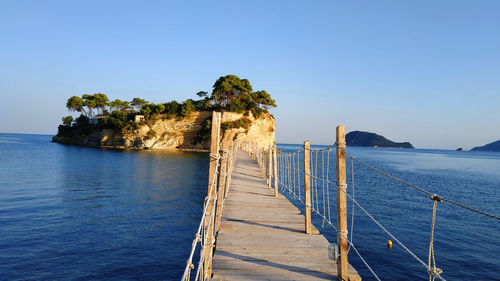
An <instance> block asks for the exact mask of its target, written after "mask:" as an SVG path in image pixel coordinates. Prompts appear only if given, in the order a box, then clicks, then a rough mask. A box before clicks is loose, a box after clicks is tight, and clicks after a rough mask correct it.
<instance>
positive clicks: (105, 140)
mask: <svg viewBox="0 0 500 281" xmlns="http://www.w3.org/2000/svg"><path fill="white" fill-rule="evenodd" d="M211 118H212V112H205V111H201V112H194V113H193V114H192V115H191V117H189V118H183V119H180V120H178V119H166V118H165V117H160V118H159V119H158V120H156V121H155V122H154V123H153V124H152V125H151V126H148V125H142V126H139V128H138V129H137V130H134V131H133V132H128V133H122V132H121V130H114V129H102V130H95V131H92V132H88V133H78V134H72V135H69V136H68V135H64V136H63V135H59V134H58V135H56V136H54V137H53V138H52V141H53V142H59V143H67V144H77V145H85V146H92V147H112V148H128V149H161V150H178V149H200V150H204V149H208V148H209V147H208V146H209V140H210V131H208V132H206V131H203V130H202V127H203V123H204V122H205V120H207V119H208V120H211ZM241 118H248V119H249V120H250V121H251V124H250V126H249V127H248V128H246V129H245V128H237V129H227V130H226V131H225V132H224V139H229V138H232V139H234V140H238V141H242V142H248V141H253V142H258V143H259V144H261V145H265V146H271V145H272V144H273V142H274V140H275V132H274V131H275V121H274V118H273V117H272V116H271V115H270V114H267V113H263V114H262V115H261V116H260V118H258V119H256V118H254V117H253V116H252V114H251V113H250V115H249V116H244V115H243V114H240V113H234V112H223V113H222V122H228V121H235V120H238V119H241ZM152 132H154V133H152Z"/></svg>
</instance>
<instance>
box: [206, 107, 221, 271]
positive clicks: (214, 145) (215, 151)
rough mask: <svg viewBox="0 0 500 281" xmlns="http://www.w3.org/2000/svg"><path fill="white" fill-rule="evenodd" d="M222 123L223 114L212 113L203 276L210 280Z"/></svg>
mask: <svg viewBox="0 0 500 281" xmlns="http://www.w3.org/2000/svg"><path fill="white" fill-rule="evenodd" d="M220 121H221V113H220V112H216V111H213V112H212V131H211V135H210V167H209V170H208V192H209V194H208V198H209V201H208V205H207V213H206V215H205V228H206V231H207V233H208V235H207V236H208V237H207V241H206V243H207V244H206V249H205V262H204V263H205V265H204V269H205V272H203V274H204V275H205V278H207V279H209V278H211V275H212V255H213V246H214V245H212V239H213V230H214V223H215V221H214V219H215V218H213V217H212V216H211V214H212V211H213V208H214V207H215V206H214V201H215V193H216V188H217V186H214V188H211V186H212V183H213V182H215V183H217V178H215V179H214V177H217V174H216V173H215V172H216V168H217V161H219V159H218V157H215V156H216V155H219V141H220Z"/></svg>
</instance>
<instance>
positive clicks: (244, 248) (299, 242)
mask: <svg viewBox="0 0 500 281" xmlns="http://www.w3.org/2000/svg"><path fill="white" fill-rule="evenodd" d="M222 216H223V220H222V226H221V230H220V232H219V234H218V236H217V244H216V251H215V255H214V258H213V267H212V268H213V271H212V272H213V278H212V279H213V280H337V265H336V264H335V263H334V262H333V261H332V260H330V259H328V244H329V243H328V241H327V240H326V239H325V238H324V237H323V236H322V235H307V234H305V232H304V216H303V215H300V211H299V210H298V209H297V208H296V207H295V206H293V205H292V203H290V201H288V200H287V199H286V198H285V197H283V196H281V195H280V197H279V198H275V197H274V191H273V190H271V189H268V187H267V184H266V181H265V180H264V179H262V175H261V173H260V171H259V168H258V166H257V162H256V161H255V160H252V159H251V158H250V157H249V155H248V154H247V153H246V152H243V151H238V158H237V160H236V164H235V167H234V171H233V175H232V181H231V186H230V188H229V195H228V197H227V198H226V199H225V201H224V208H223V212H222ZM314 230H315V229H314ZM316 231H317V230H316ZM349 275H350V278H349V280H361V278H360V277H359V275H358V273H357V272H356V270H355V269H354V268H352V267H351V266H350V265H349Z"/></svg>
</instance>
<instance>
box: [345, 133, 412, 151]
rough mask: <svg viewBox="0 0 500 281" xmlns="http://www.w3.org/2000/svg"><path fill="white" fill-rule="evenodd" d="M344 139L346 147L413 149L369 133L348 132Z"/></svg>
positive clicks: (407, 145)
mask: <svg viewBox="0 0 500 281" xmlns="http://www.w3.org/2000/svg"><path fill="white" fill-rule="evenodd" d="M345 139H346V144H347V145H348V146H370V147H394V148H414V147H413V145H412V144H411V143H409V142H393V141H390V140H388V139H386V138H384V137H383V136H381V135H377V134H375V133H369V132H361V131H353V132H349V133H348V134H347V135H346V137H345Z"/></svg>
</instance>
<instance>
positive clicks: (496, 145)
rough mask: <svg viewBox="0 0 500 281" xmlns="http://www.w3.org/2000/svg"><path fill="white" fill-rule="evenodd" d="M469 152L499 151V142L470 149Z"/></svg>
mask: <svg viewBox="0 0 500 281" xmlns="http://www.w3.org/2000/svg"><path fill="white" fill-rule="evenodd" d="M471 151H500V140H497V141H494V142H492V143H488V144H486V145H483V146H477V147H474V148H473V149H471Z"/></svg>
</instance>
